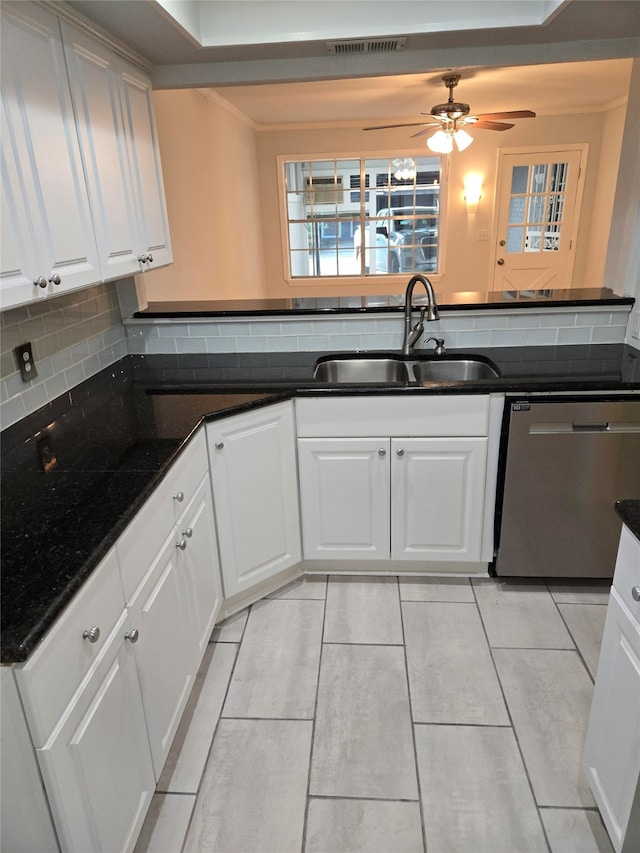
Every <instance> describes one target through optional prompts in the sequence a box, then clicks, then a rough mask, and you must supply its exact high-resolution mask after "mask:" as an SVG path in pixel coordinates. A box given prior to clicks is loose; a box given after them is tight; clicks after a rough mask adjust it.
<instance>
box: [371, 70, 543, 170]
mask: <svg viewBox="0 0 640 853" xmlns="http://www.w3.org/2000/svg"><path fill="white" fill-rule="evenodd" d="M460 77H461V75H460V74H446V75H445V76H444V77H443V78H442V82H443V83H444V85H445V86H446V87H447V88H448V89H449V99H448V100H447V102H446V103H444V104H436V105H435V107H432V108H431V112H429V113H422V115H428V116H430V117H431V118H432V119H433V120H432V121H427V122H424V121H419V122H409V123H407V124H382V125H378V126H376V127H365V128H364V130H387V129H389V128H393V127H423V128H424V130H419V131H418V132H417V133H414V134H412V136H411V138H412V139H413V137H415V136H424V135H425V134H428V133H431V134H433V135H432V136H431V137H429V139H427V145H428V146H429V148H431V150H432V151H435V152H437V153H438V154H449V153H450V152H451V151H452V150H453V143H454V142H455V143H456V146H457V148H458V150H459V151H463V150H464V149H465V148H467V146H469V145H471V143H472V142H473V137H472V136H470V135H469V134H468V133H467V132H466V130H464V128H465V127H475V128H479V129H481V130H509V128H511V127H513V124H509V123H506V122H504V121H502V119H517V118H535V117H536V114H535V113H534V112H532V111H531V110H509V111H507V112H502V113H484V114H483V115H477V116H474V115H470V112H471V107H470V106H469V104H463V103H460V102H459V101H454V99H453V90H454V89H455V87H456V86H457V85H458V82H459V81H460ZM434 127H435V128H438V130H436V131H434V130H433V128H434Z"/></svg>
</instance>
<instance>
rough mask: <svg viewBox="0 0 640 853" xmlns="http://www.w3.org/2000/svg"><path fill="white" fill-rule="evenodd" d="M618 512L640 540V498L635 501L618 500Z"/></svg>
mask: <svg viewBox="0 0 640 853" xmlns="http://www.w3.org/2000/svg"><path fill="white" fill-rule="evenodd" d="M616 512H617V513H618V515H619V516H620V518H621V519H622V521H623V522H624V524H626V526H627V527H628V528H629V530H630V531H631V532H632V533H633V535H634V536H635V537H636V539H638V540H640V498H639V499H638V500H633V501H630V500H627V501H617V502H616Z"/></svg>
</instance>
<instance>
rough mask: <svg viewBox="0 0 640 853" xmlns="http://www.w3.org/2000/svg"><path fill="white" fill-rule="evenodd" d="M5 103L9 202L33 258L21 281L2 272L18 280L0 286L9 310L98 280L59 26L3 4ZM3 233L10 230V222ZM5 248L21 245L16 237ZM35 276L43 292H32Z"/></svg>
mask: <svg viewBox="0 0 640 853" xmlns="http://www.w3.org/2000/svg"><path fill="white" fill-rule="evenodd" d="M2 100H3V106H4V118H5V125H4V127H3V129H2V131H3V143H2V145H3V150H4V149H6V153H5V160H6V162H5V164H4V165H3V171H4V172H10V171H12V169H13V170H17V172H18V173H19V175H20V184H19V190H18V188H17V187H16V185H15V184H13V182H12V195H11V197H10V198H7V197H6V196H5V202H4V203H5V205H6V206H7V207H8V208H9V214H10V216H11V215H13V214H14V213H16V214H17V217H18V218H17V222H18V223H19V227H20V229H21V230H22V229H23V228H26V229H27V231H26V234H27V237H26V240H28V243H29V245H28V247H27V248H28V250H29V253H30V254H31V255H32V256H33V258H34V262H33V266H32V267H30V269H29V270H28V271H27V270H24V271H23V272H24V273H25V274H26V275H24V277H23V279H24V280H22V281H21V276H20V274H19V272H18V271H17V270H15V269H13V270H8V271H7V270H4V269H3V272H10V273H13V274H12V275H10V276H9V277H8V279H7V281H6V282H4V283H3V304H2V307H3V308H7V307H9V306H10V305H16V304H21V303H26V302H29V301H31V300H32V299H34V298H37V297H39V296H40V295H41V293H40V291H41V289H44V290H45V291H46V292H48V293H59V292H63V291H65V290H70V289H73V288H76V287H84V286H86V285H89V284H94V283H96V282H98V281H100V272H99V268H98V254H97V248H96V243H95V239H94V235H93V225H92V221H91V215H90V210H89V199H88V195H87V190H86V184H85V179H84V174H83V170H82V161H81V158H80V150H79V146H78V138H77V135H76V128H75V121H74V116H73V109H72V104H71V97H70V94H69V85H68V81H67V73H66V68H65V62H64V53H63V50H62V41H61V38H60V30H59V25H58V19H57V17H56V16H55V15H53V14H51V13H50V12H49V11H47V10H46V9H44V8H41V7H39V6H36V5H35V4H31V3H18V4H3V9H2ZM12 160H13V164H12V163H11V162H10V161H12ZM3 178H4V175H3ZM18 192H19V193H20V194H21V195H22V198H17V197H16V194H17V193H18ZM22 208H23V209H24V210H25V211H26V213H27V216H28V223H26V222H25V221H24V219H23V218H22V217H21V216H20V213H21V209H22ZM3 227H8V228H11V227H12V225H11V219H10V220H9V222H5V223H4V224H3ZM23 239H25V238H24V237H23ZM5 242H7V243H13V246H14V247H15V246H16V245H19V244H17V242H16V240H15V237H13V238H12V237H7V239H6V240H5V239H3V244H4V243H5ZM14 258H15V253H14ZM10 265H11V266H15V263H14V264H10ZM3 266H4V264H3ZM38 277H42V278H43V283H46V284H45V287H44V288H40V287H34V286H33V280H34V279H35V278H38ZM9 282H11V283H9ZM20 285H22V286H20Z"/></svg>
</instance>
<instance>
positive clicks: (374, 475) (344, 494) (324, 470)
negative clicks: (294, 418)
mask: <svg viewBox="0 0 640 853" xmlns="http://www.w3.org/2000/svg"><path fill="white" fill-rule="evenodd" d="M298 464H299V469H300V505H301V513H302V542H303V548H304V557H305V559H307V560H326V559H340V560H348V559H367V560H388V559H389V539H390V537H389V533H390V502H389V501H390V497H389V481H390V475H389V472H390V468H389V439H388V438H382V439H377V438H301V439H299V440H298Z"/></svg>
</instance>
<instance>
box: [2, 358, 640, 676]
mask: <svg viewBox="0 0 640 853" xmlns="http://www.w3.org/2000/svg"><path fill="white" fill-rule="evenodd" d="M458 352H463V351H461V350H460V351H458ZM483 352H484V353H485V354H486V355H487V356H488V357H489V358H491V359H492V360H493V361H494V362H495V363H496V364H497V366H498V367H499V368H500V370H501V372H502V376H501V378H500V379H496V380H492V381H491V382H473V383H468V384H461V383H450V384H440V385H431V386H427V387H417V386H411V385H409V384H406V385H402V386H392V387H380V386H361V387H346V386H342V387H340V388H337V387H336V386H329V385H320V384H318V383H316V382H314V380H313V365H314V364H315V361H316V359H317V358H318V357H319V356H320V355H326V353H299V352H293V353H244V354H219V355H218V354H216V355H206V354H205V355H184V356H182V355H173V356H171V355H156V356H127V357H125V358H123V359H122V360H121V361H119V362H118V363H117V364H115V365H112V366H111V367H110V368H108V369H106V370H103V371H101V373H99V374H97V376H95V377H93V378H92V379H89V380H87V381H86V382H83V383H82V384H81V385H79V386H77V387H76V388H74V389H73V390H72V391H71V392H69V393H67V394H64V395H62V396H61V397H59V398H57V399H56V400H55V401H53V402H52V403H49V404H47V405H46V406H43V407H42V409H40V410H38V411H37V412H34V413H33V414H32V415H29V416H28V417H26V418H24V420H23V421H21V422H20V423H18V424H15V425H14V426H12V427H9V428H8V429H6V430H4V431H3V432H2V602H1V603H2V617H1V618H2V637H1V644H2V646H1V654H2V658H1V659H2V662H3V663H10V662H19V661H23V660H26V658H27V657H28V655H29V654H30V652H31V651H33V649H34V648H35V646H36V645H37V643H38V642H39V640H40V639H41V638H42V637H43V636H44V634H45V632H46V630H47V629H48V628H49V627H50V626H51V625H52V623H53V621H54V620H55V618H56V617H57V616H58V615H59V614H60V613H61V611H62V610H63V608H64V607H65V605H66V604H67V603H68V602H69V601H70V600H71V598H72V597H73V595H74V594H75V592H76V591H77V590H78V589H79V587H80V586H81V585H82V583H83V582H84V581H85V580H86V578H87V577H88V576H89V574H90V573H91V571H93V569H94V568H95V567H96V565H97V564H98V563H99V561H100V560H101V559H102V557H103V556H104V555H105V554H106V552H107V551H108V550H109V548H110V547H111V546H112V545H113V544H114V543H115V541H116V540H117V538H118V536H119V535H120V534H121V533H122V532H123V530H124V529H125V527H126V526H127V524H128V523H129V522H130V521H131V519H132V518H133V517H134V516H135V514H136V512H137V511H138V510H139V509H140V507H141V506H142V504H143V503H144V501H145V500H146V499H147V498H148V497H149V495H150V494H151V493H152V492H153V490H154V489H155V488H156V486H157V485H158V483H159V482H160V480H161V479H162V477H163V476H164V474H165V473H166V471H167V469H168V467H169V466H170V465H171V463H172V462H173V461H174V460H175V459H176V457H177V456H178V454H179V453H180V451H181V449H182V448H183V447H184V445H185V443H186V441H187V440H188V438H189V437H190V436H191V434H192V432H193V431H194V430H195V429H196V428H197V427H198V425H199V424H200V423H201V421H202V419H203V418H207V419H210V418H215V417H223V416H225V415H229V414H235V413H237V412H241V411H246V410H248V409H250V408H253V407H256V406H259V405H263V404H264V403H266V402H272V401H275V400H279V399H287V398H289V397H291V396H292V395H294V394H315V395H318V394H338V393H341V394H354V393H361V394H371V393H376V394H424V393H470V392H471V393H473V392H482V393H488V392H490V391H501V392H505V393H517V394H522V395H525V394H535V393H548V392H551V391H555V392H558V391H560V392H562V391H566V392H571V393H579V392H584V393H589V392H602V393H605V394H616V393H618V394H619V393H624V392H629V391H638V390H640V352H638V351H637V350H634V349H632V348H630V347H626V346H623V345H617V344H615V345H614V344H601V345H593V346H567V347H531V348H513V349H511V348H505V349H498V348H493V349H487V350H484V351H483ZM43 442H44V443H45V445H46V443H47V442H48V443H49V446H50V449H49V451H48V452H50V453H51V452H52V453H53V454H54V455H55V457H56V465H55V466H54V467H53V468H52V469H51V471H50V472H49V473H45V471H44V470H43V468H42V464H41V453H42V452H43V451H44V453H46V452H47V447H46V446H45V447H44V448H43V447H42V443H43Z"/></svg>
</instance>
